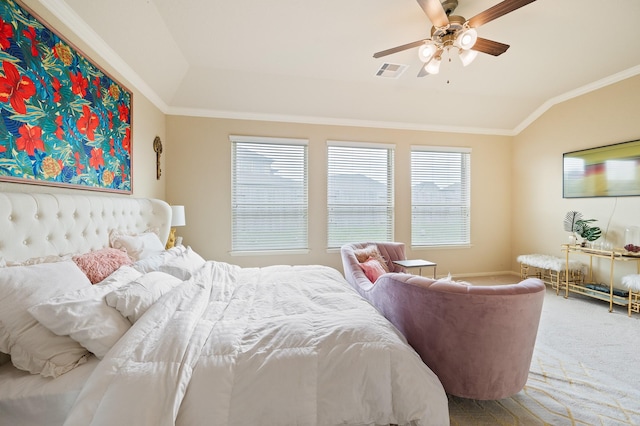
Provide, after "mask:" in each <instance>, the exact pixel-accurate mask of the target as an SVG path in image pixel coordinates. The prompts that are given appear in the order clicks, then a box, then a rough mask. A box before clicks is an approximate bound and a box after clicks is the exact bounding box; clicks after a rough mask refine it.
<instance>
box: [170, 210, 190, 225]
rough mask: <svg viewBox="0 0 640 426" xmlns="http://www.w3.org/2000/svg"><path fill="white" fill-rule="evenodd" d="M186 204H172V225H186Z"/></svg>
mask: <svg viewBox="0 0 640 426" xmlns="http://www.w3.org/2000/svg"><path fill="white" fill-rule="evenodd" d="M186 224H187V221H186V219H185V216H184V206H171V226H185V225H186Z"/></svg>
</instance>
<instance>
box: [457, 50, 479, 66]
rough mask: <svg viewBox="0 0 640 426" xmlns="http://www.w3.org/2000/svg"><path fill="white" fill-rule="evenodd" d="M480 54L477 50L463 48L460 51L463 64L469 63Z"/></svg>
mask: <svg viewBox="0 0 640 426" xmlns="http://www.w3.org/2000/svg"><path fill="white" fill-rule="evenodd" d="M476 56H478V51H477V50H462V51H461V52H460V60H461V61H462V65H463V66H465V67H466V66H467V65H469V64H470V63H471V62H473V60H474V59H475V58H476Z"/></svg>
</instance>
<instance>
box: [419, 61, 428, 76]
mask: <svg viewBox="0 0 640 426" xmlns="http://www.w3.org/2000/svg"><path fill="white" fill-rule="evenodd" d="M425 65H426V64H422V65H420V71H418V77H424V76H426V75H429V73H428V72H427V70H426V69H425Z"/></svg>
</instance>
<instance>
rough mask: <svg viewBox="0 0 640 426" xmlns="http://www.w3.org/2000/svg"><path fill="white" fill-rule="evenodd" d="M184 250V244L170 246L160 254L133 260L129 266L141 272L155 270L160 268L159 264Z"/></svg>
mask: <svg viewBox="0 0 640 426" xmlns="http://www.w3.org/2000/svg"><path fill="white" fill-rule="evenodd" d="M185 250H186V248H185V247H184V246H175V247H171V248H170V249H169V250H166V251H163V252H162V253H160V254H156V255H153V256H149V257H147V258H144V259H140V260H138V261H136V262H134V264H133V265H131V266H132V267H133V268H135V269H136V270H138V271H140V272H142V273H143V274H144V273H147V272H152V271H157V270H158V269H160V266H161V265H164V264H165V263H167V262H168V261H169V260H171V259H173V258H175V257H177V256H179V255H181V254H183V253H184V252H185Z"/></svg>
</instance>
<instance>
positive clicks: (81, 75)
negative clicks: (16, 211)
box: [0, 0, 132, 193]
mask: <svg viewBox="0 0 640 426" xmlns="http://www.w3.org/2000/svg"><path fill="white" fill-rule="evenodd" d="M131 108H132V94H131V92H130V91H128V90H127V89H126V88H124V87H123V86H122V85H120V84H119V83H118V82H116V81H115V80H114V79H112V78H111V77H110V76H108V75H107V74H106V73H105V72H104V71H102V70H101V69H100V68H98V67H97V66H96V65H95V64H93V63H92V62H91V61H89V60H88V59H87V58H86V57H84V56H83V55H82V54H81V53H79V52H78V51H77V49H75V48H74V47H73V46H72V45H71V44H70V43H69V42H67V41H66V40H65V39H63V38H62V37H61V36H60V35H58V34H57V33H56V32H55V31H53V30H52V29H50V28H48V27H47V26H46V24H45V23H44V22H43V21H42V20H40V19H39V18H38V17H37V16H34V14H32V13H31V12H30V11H29V10H28V9H26V8H25V7H24V6H23V5H21V4H20V3H16V2H14V1H13V0H0V114H1V116H2V120H0V180H4V181H13V182H20V183H35V184H42V185H64V186H72V187H79V188H82V189H92V190H101V191H115V192H126V193H131V191H132V181H131V168H132V162H131V148H132V147H131V142H132V135H131V118H132V117H131V112H132V111H131Z"/></svg>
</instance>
